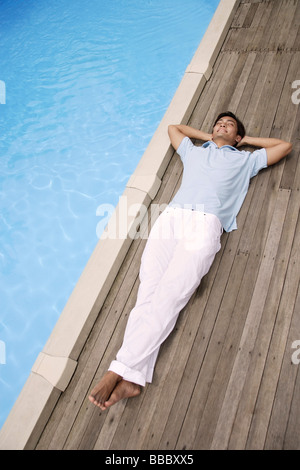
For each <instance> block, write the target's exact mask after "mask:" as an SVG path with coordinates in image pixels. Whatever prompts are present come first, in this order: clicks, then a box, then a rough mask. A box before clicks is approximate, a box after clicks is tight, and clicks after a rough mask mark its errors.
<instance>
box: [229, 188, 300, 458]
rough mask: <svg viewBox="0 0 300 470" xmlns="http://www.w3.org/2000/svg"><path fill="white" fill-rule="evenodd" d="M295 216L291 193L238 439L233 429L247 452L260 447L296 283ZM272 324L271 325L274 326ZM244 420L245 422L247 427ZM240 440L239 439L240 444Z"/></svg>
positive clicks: (296, 201) (295, 202) (296, 200)
mask: <svg viewBox="0 0 300 470" xmlns="http://www.w3.org/2000/svg"><path fill="white" fill-rule="evenodd" d="M295 196H296V197H295ZM298 215H299V198H298V197H297V195H296V194H295V193H294V194H292V195H291V198H290V204H289V207H288V211H287V216H286V220H285V225H284V230H283V236H282V240H281V243H280V248H279V252H278V256H277V260H276V266H275V269H274V273H273V275H272V278H273V279H272V281H271V288H270V292H269V294H268V301H267V302H266V308H265V312H264V322H263V323H262V325H261V328H260V334H259V341H258V344H257V345H256V358H255V359H254V357H253V359H252V367H251V369H250V372H249V380H248V383H246V385H245V397H243V398H244V400H243V399H242V400H241V406H240V409H239V413H240V422H241V423H242V425H241V426H240V429H239V430H240V434H239V436H237V433H238V430H237V429H236V436H235V443H234V446H235V447H236V445H238V446H239V447H240V446H241V445H242V446H243V447H246V445H245V443H246V440H247V448H248V449H263V448H264V443H265V438H266V433H267V427H268V423H269V421H270V416H271V412H272V406H273V400H274V396H275V393H276V388H277V383H278V379H279V374H280V369H281V365H282V361H283V356H284V351H285V348H286V345H287V337H288V334H289V329H290V323H291V319H292V315H293V311H294V305H295V294H296V293H297V286H298V283H299V265H298V266H297V264H296V263H295V256H297V253H296V252H295V240H294V237H295V233H296V228H297V219H298ZM273 317H274V318H273ZM273 322H275V323H274V325H273ZM268 342H269V343H270V344H269V346H268ZM261 368H263V376H262V380H261V384H259V383H254V381H252V383H251V373H252V374H253V375H252V377H255V378H256V379H259V378H260V376H259V374H258V371H261ZM261 373H262V372H260V374H261ZM259 385H260V389H259V393H258V396H257V391H258V390H257V387H258V386H259ZM246 416H247V418H246ZM251 418H252V421H251V428H250V432H249V435H248V437H247V433H246V430H247V429H248V427H249V421H250V420H251ZM245 419H247V421H248V422H247V426H246V425H245ZM234 431H235V430H234V429H233V433H232V436H231V440H232V443H233V442H234ZM283 431H284V429H283V430H281V432H283ZM241 440H243V441H242V443H241Z"/></svg>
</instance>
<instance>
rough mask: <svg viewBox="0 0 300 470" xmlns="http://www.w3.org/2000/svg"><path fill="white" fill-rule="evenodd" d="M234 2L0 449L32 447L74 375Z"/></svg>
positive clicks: (215, 27)
mask: <svg viewBox="0 0 300 470" xmlns="http://www.w3.org/2000/svg"><path fill="white" fill-rule="evenodd" d="M239 4H240V0H220V3H219V5H218V7H217V10H216V11H215V14H214V16H213V18H212V20H211V22H210V24H209V26H208V28H207V30H206V32H205V34H204V36H203V38H202V40H201V42H200V45H199V46H198V49H197V51H196V53H195V54H194V57H193V59H192V61H191V62H190V64H189V65H188V67H187V69H186V71H185V73H184V76H183V78H182V81H181V83H180V85H179V87H178V89H177V91H176V93H175V95H174V97H173V99H172V101H171V103H170V106H169V107H168V109H167V111H166V113H165V115H164V117H163V119H162V121H161V122H160V124H159V126H158V128H157V130H156V131H155V133H154V135H153V137H152V139H151V141H150V143H149V145H148V147H147V149H146V151H145V152H144V154H143V156H142V157H141V160H140V161H139V163H138V165H137V167H136V170H135V171H134V173H133V174H132V176H131V177H130V179H129V181H128V183H127V185H126V188H125V191H124V193H123V195H122V196H124V198H126V201H127V207H129V206H130V207H134V208H135V210H134V212H133V213H132V212H131V213H130V215H128V214H127V215H126V216H127V234H125V236H124V237H122V238H117V239H111V238H106V234H105V233H104V234H103V235H102V237H101V238H100V240H99V241H98V243H97V245H96V247H95V249H94V251H93V253H92V255H91V257H90V259H89V261H88V263H87V265H86V267H85V268H84V270H83V272H82V274H81V276H80V278H79V280H78V282H77V284H76V286H75V288H74V290H73V292H72V294H71V296H70V298H69V300H68V302H67V304H66V306H65V308H64V309H63V311H62V313H61V315H60V317H59V319H58V321H57V323H56V325H55V327H54V329H53V331H52V333H51V334H50V337H49V339H48V341H47V343H46V345H45V347H44V349H43V351H42V352H41V353H40V354H39V356H38V358H37V360H36V362H35V364H34V365H33V367H32V370H31V372H30V374H29V377H28V379H27V381H26V383H25V385H24V387H23V389H22V390H21V393H20V395H19V396H18V398H17V400H16V402H15V404H14V406H13V408H12V410H11V412H10V414H9V415H8V417H7V419H6V421H5V423H4V425H3V427H2V429H1V430H0V449H1V450H25V449H34V448H35V446H36V444H37V442H38V440H39V438H40V435H41V433H42V431H43V428H44V426H45V424H46V423H47V421H48V419H49V417H50V415H51V413H52V411H53V409H54V408H55V405H56V403H57V400H58V399H59V396H60V394H61V392H63V391H64V390H65V389H66V388H67V386H68V384H69V382H70V380H71V378H72V375H73V374H74V371H75V369H76V366H77V360H78V358H79V355H80V352H81V350H82V348H83V346H84V343H85V341H86V339H87V337H88V335H89V332H90V330H91V328H92V327H93V324H94V322H95V320H96V318H97V315H98V313H99V311H100V309H101V307H102V305H103V303H104V301H105V299H106V297H107V294H108V292H109V290H110V288H111V286H112V284H113V282H114V279H115V277H116V275H117V273H118V271H119V269H120V267H121V265H122V262H123V260H124V258H125V256H126V253H127V251H128V249H129V247H130V244H131V242H132V238H131V237H130V231H131V230H132V228H134V227H135V221H136V220H137V218H138V216H139V210H140V208H141V207H142V206H146V207H149V205H150V204H151V201H152V200H153V199H154V197H155V195H156V194H157V191H158V190H159V187H160V184H161V178H162V176H163V174H164V171H165V169H166V167H167V165H168V163H169V161H170V158H171V156H172V155H173V149H172V148H171V146H170V142H169V138H168V133H167V127H168V125H169V124H175V123H182V124H186V123H187V122H188V120H189V118H190V116H191V113H192V111H193V109H194V107H195V104H196V102H197V100H198V99H199V96H200V95H201V93H202V90H203V88H204V86H205V84H206V82H207V81H208V80H209V78H210V76H211V73H212V71H213V66H214V63H215V60H216V58H217V56H218V53H219V52H220V49H221V47H222V44H223V42H224V39H225V36H226V34H227V32H228V30H229V27H230V24H231V21H232V19H233V16H234V14H235V12H236V10H237V8H238V5H239ZM133 205H134V206H133ZM121 211H122V204H121V203H119V204H118V206H117V207H116V210H115V213H114V214H113V216H112V217H111V219H110V221H109V223H108V230H114V229H115V226H114V221H118V220H121V217H119V214H120V212H121ZM122 217H123V213H122ZM122 220H124V219H122ZM126 235H127V236H126Z"/></svg>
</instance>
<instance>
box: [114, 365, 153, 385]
mask: <svg viewBox="0 0 300 470" xmlns="http://www.w3.org/2000/svg"><path fill="white" fill-rule="evenodd" d="M108 370H109V371H112V372H115V374H118V375H120V376H121V377H122V378H123V379H124V380H127V381H128V382H133V383H135V384H138V385H141V386H142V387H145V385H146V380H145V377H144V376H143V374H141V373H140V372H139V371H137V370H134V369H130V368H129V367H127V366H125V364H122V362H119V361H112V362H111V364H110V366H109V368H108Z"/></svg>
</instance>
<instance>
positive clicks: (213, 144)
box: [202, 140, 239, 152]
mask: <svg viewBox="0 0 300 470" xmlns="http://www.w3.org/2000/svg"><path fill="white" fill-rule="evenodd" d="M211 145H212V146H214V147H215V148H220V149H225V148H228V149H230V150H234V151H237V152H238V151H239V150H238V149H237V148H236V147H233V146H232V145H222V147H218V146H217V144H216V143H215V142H213V141H212V140H209V141H208V142H205V143H204V144H203V145H202V147H204V148H207V147H209V146H211Z"/></svg>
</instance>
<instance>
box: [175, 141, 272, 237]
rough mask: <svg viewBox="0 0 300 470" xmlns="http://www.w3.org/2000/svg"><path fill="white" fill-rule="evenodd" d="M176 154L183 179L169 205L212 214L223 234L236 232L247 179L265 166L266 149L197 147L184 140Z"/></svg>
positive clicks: (228, 146)
mask: <svg viewBox="0 0 300 470" xmlns="http://www.w3.org/2000/svg"><path fill="white" fill-rule="evenodd" d="M177 153H178V154H179V155H180V158H181V160H182V162H183V176H182V182H181V186H180V188H179V190H178V192H177V193H176V195H175V197H174V198H173V199H172V201H171V203H170V206H173V207H183V208H190V209H194V210H202V211H204V212H207V213H211V214H215V215H216V216H217V217H218V218H219V220H220V221H221V223H222V226H223V228H224V230H226V232H231V231H232V230H235V229H236V228H237V223H236V216H237V214H238V212H239V210H240V208H241V206H242V204H243V201H244V199H245V197H246V194H247V191H248V188H249V183H250V179H251V178H252V177H253V176H255V175H257V173H258V172H259V171H260V170H262V169H263V168H266V167H267V152H266V149H264V148H262V149H259V150H255V151H254V152H247V151H240V150H238V149H236V148H235V147H231V146H230V145H224V146H223V147H221V148H219V147H218V146H217V145H216V144H215V143H214V142H212V141H209V142H206V143H205V144H204V145H202V146H201V147H197V146H195V145H194V144H193V143H192V141H191V140H190V139H189V138H188V137H184V139H183V140H182V142H181V144H180V146H179V147H178V150H177Z"/></svg>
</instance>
